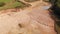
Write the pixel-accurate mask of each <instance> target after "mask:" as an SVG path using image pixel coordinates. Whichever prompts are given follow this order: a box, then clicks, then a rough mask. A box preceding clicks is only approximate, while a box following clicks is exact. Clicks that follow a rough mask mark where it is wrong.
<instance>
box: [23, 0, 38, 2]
mask: <svg viewBox="0 0 60 34" xmlns="http://www.w3.org/2000/svg"><path fill="white" fill-rule="evenodd" d="M24 1H26V2H35V1H38V0H24Z"/></svg>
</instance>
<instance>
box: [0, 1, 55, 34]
mask: <svg viewBox="0 0 60 34" xmlns="http://www.w3.org/2000/svg"><path fill="white" fill-rule="evenodd" d="M36 4H37V5H35V2H34V4H33V3H32V5H33V6H31V7H28V8H25V9H24V10H22V9H20V11H17V12H14V11H16V9H8V10H2V11H1V12H0V34H56V32H55V31H54V20H53V19H52V18H51V17H50V15H49V11H48V10H46V9H43V8H42V7H43V5H42V4H44V3H42V4H40V2H39V1H38V2H36ZM39 4H40V5H39ZM47 5H48V4H47ZM12 11H13V12H12Z"/></svg>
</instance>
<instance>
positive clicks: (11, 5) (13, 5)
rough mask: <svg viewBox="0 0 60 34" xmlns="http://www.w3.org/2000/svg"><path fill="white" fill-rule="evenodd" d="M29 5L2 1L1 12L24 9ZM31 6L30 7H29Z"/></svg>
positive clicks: (13, 0) (0, 3) (8, 0)
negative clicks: (10, 9)
mask: <svg viewBox="0 0 60 34" xmlns="http://www.w3.org/2000/svg"><path fill="white" fill-rule="evenodd" d="M26 6H27V4H25V3H23V2H20V1H19V2H18V1H16V0H0V10H2V9H9V8H16V7H19V8H24V7H26ZM28 6H29V5H28Z"/></svg>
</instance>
